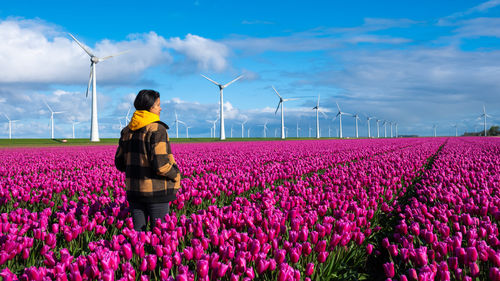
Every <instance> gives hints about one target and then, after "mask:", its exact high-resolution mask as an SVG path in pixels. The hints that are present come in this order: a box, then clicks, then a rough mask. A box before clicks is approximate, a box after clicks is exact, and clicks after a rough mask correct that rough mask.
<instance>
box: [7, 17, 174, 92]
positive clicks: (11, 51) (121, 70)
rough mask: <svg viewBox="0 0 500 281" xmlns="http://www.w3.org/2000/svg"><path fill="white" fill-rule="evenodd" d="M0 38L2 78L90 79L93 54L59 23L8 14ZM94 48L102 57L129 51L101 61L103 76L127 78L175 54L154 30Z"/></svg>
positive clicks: (23, 80)
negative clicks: (169, 52)
mask: <svg viewBox="0 0 500 281" xmlns="http://www.w3.org/2000/svg"><path fill="white" fill-rule="evenodd" d="M0 41H1V42H3V44H0V54H1V55H0V65H2V67H1V68H0V83H84V81H85V82H86V81H87V79H88V73H89V57H88V56H87V54H85V53H84V51H83V50H82V49H80V47H79V46H78V45H77V44H76V43H75V42H73V40H72V39H71V38H70V37H69V36H67V34H65V33H63V32H60V31H59V30H58V28H57V27H54V26H51V25H49V24H46V23H44V22H41V21H33V20H18V19H7V20H3V21H0ZM80 41H81V42H82V41H83V42H82V43H85V42H84V40H82V38H80ZM92 49H93V51H94V52H95V54H96V55H97V56H106V55H110V54H114V53H117V52H120V51H123V50H127V49H128V50H130V52H129V53H127V54H126V55H123V56H120V57H117V58H112V59H110V60H107V61H105V62H103V63H100V64H98V67H97V73H98V74H97V76H98V81H107V80H119V79H121V81H123V77H132V76H137V75H139V74H140V73H141V72H142V71H144V70H145V69H147V68H148V67H151V66H154V65H157V64H159V63H162V62H165V61H169V59H170V55H169V54H168V53H167V52H166V51H165V39H163V38H162V37H161V36H158V35H157V34H155V33H153V32H151V33H148V34H136V35H131V36H129V38H128V40H127V41H121V42H111V41H108V40H103V41H100V42H98V43H97V44H96V45H95V47H94V48H92Z"/></svg>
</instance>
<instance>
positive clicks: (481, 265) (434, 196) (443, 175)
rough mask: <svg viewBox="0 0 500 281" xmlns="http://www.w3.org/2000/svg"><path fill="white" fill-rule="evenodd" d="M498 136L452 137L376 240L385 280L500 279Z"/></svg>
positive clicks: (499, 146)
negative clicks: (383, 235) (390, 229)
mask: <svg viewBox="0 0 500 281" xmlns="http://www.w3.org/2000/svg"><path fill="white" fill-rule="evenodd" d="M499 171H500V139H495V138H452V139H450V140H449V141H448V143H447V144H446V146H444V147H443V149H442V151H440V153H439V155H438V156H437V158H436V159H435V161H434V163H433V166H432V168H431V169H429V170H427V171H426V172H425V173H424V174H423V176H422V179H421V181H420V182H419V183H418V184H416V186H415V196H414V197H413V198H411V200H409V202H408V204H406V205H405V206H402V208H403V209H402V210H401V212H400V214H399V218H400V220H399V222H398V223H397V225H396V226H395V228H394V232H393V233H392V235H390V236H388V237H386V238H385V239H383V241H382V246H381V247H382V250H383V251H387V256H386V257H387V260H386V263H384V265H383V268H384V271H385V275H386V277H387V278H388V280H391V279H393V280H401V281H406V280H493V281H499V280H500V240H499V238H498V237H499V230H498V228H499V221H500V172H499Z"/></svg>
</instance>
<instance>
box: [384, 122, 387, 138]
mask: <svg viewBox="0 0 500 281" xmlns="http://www.w3.org/2000/svg"><path fill="white" fill-rule="evenodd" d="M383 125H384V138H387V120H384V124H383Z"/></svg>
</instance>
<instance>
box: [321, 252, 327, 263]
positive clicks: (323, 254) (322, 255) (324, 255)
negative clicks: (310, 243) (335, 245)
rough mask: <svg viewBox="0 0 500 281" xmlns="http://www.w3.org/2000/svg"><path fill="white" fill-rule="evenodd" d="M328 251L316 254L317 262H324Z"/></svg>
mask: <svg viewBox="0 0 500 281" xmlns="http://www.w3.org/2000/svg"><path fill="white" fill-rule="evenodd" d="M328 253H329V252H321V253H319V254H318V262H319V263H324V262H325V261H326V259H327V258H328Z"/></svg>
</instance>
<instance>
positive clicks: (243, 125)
mask: <svg viewBox="0 0 500 281" xmlns="http://www.w3.org/2000/svg"><path fill="white" fill-rule="evenodd" d="M247 122H248V120H245V122H242V123H241V138H243V137H244V135H243V132H244V130H245V124H246V123H247Z"/></svg>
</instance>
